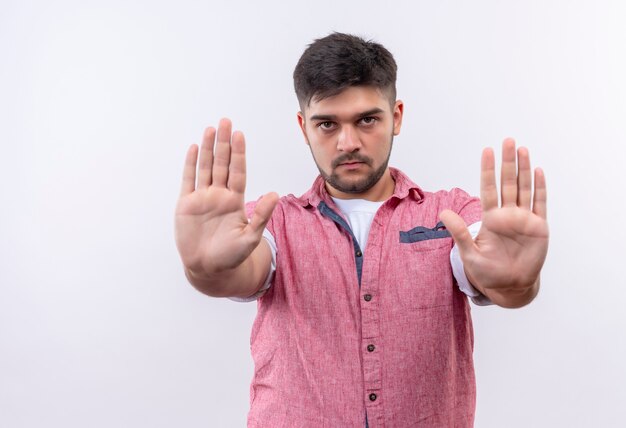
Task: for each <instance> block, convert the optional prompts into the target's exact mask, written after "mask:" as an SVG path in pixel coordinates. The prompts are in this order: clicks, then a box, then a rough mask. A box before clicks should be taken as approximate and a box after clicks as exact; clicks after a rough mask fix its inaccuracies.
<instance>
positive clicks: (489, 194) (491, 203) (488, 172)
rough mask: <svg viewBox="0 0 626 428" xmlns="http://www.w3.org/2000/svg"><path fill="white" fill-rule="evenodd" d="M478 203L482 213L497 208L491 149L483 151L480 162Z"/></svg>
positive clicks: (494, 166)
mask: <svg viewBox="0 0 626 428" xmlns="http://www.w3.org/2000/svg"><path fill="white" fill-rule="evenodd" d="M480 203H481V205H482V208H483V211H489V210H490V209H493V208H497V207H498V187H497V186H496V161H495V159H494V155H493V150H492V149H491V148H487V149H485V150H483V155H482V157H481V160H480Z"/></svg>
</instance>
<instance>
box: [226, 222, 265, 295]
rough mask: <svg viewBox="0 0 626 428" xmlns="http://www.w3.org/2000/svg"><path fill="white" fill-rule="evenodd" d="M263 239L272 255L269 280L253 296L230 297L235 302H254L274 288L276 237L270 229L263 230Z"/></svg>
mask: <svg viewBox="0 0 626 428" xmlns="http://www.w3.org/2000/svg"><path fill="white" fill-rule="evenodd" d="M263 239H265V240H266V241H267V243H268V244H269V246H270V251H271V253H272V263H271V265H270V271H269V272H268V274H267V278H265V282H264V283H263V286H262V287H261V288H259V291H257V292H256V293H254V294H253V295H252V296H249V297H229V299H230V300H233V301H235V302H254V301H255V300H257V299H258V298H259V297H261V296H262V295H264V294H265V292H266V291H267V290H269V288H270V287H271V286H272V280H273V279H274V272H276V241H275V240H274V237H273V236H272V234H271V233H270V231H269V230H268V229H264V230H263Z"/></svg>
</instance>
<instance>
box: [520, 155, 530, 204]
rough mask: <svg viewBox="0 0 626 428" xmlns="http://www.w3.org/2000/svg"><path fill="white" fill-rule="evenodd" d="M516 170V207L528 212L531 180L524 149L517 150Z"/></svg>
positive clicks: (527, 156) (527, 157)
mask: <svg viewBox="0 0 626 428" xmlns="http://www.w3.org/2000/svg"><path fill="white" fill-rule="evenodd" d="M517 168H518V171H517V206H518V207H521V208H525V209H527V210H530V199H531V194H532V188H531V183H532V178H531V172H530V155H529V154H528V149H527V148H526V147H520V148H519V149H517Z"/></svg>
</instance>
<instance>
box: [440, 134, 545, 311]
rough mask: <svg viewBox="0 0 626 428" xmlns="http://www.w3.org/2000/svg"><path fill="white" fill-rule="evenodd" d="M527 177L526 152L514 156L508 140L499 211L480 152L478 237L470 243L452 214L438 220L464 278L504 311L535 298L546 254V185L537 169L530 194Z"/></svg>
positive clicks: (489, 160) (489, 165)
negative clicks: (452, 244)
mask: <svg viewBox="0 0 626 428" xmlns="http://www.w3.org/2000/svg"><path fill="white" fill-rule="evenodd" d="M516 160H517V162H516ZM531 175H532V174H531V169H530V157H529V155H528V150H526V149H525V148H519V149H518V150H517V152H516V150H515V142H514V141H513V140H512V139H507V140H505V141H504V143H503V144H502V171H501V206H500V205H499V204H498V191H497V185H496V179H495V160H494V155H493V151H492V150H491V149H485V150H484V151H483V155H482V160H481V184H480V199H481V204H482V208H483V214H482V225H481V228H480V231H479V232H478V236H476V238H475V239H472V237H471V235H470V233H469V231H468V230H467V227H466V226H465V223H464V222H463V219H462V218H461V217H459V216H458V215H457V214H456V213H454V212H452V211H450V210H445V211H443V212H442V213H441V214H440V218H441V221H443V222H444V224H445V225H446V228H447V229H448V231H450V234H451V235H452V237H453V238H454V241H455V243H456V244H457V246H458V248H459V252H460V255H461V259H462V260H463V266H464V270H465V274H466V276H467V278H468V279H469V281H470V282H471V283H472V285H473V286H474V287H475V288H476V289H477V290H479V291H480V292H481V293H483V294H484V295H485V296H487V297H488V298H489V299H490V300H491V301H492V302H493V303H495V304H496V305H499V306H502V307H507V308H517V307H521V306H524V305H527V304H528V303H530V302H531V301H532V300H533V299H534V298H535V296H536V295H537V293H538V291H539V282H540V281H539V274H540V272H541V268H542V266H543V263H544V261H545V258H546V254H547V251H548V236H549V233H548V223H547V221H546V180H545V177H544V174H543V171H542V170H541V169H539V168H538V169H536V170H535V173H534V192H533V189H532V185H531V182H532V178H531ZM531 200H532V205H531Z"/></svg>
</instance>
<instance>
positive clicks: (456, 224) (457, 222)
mask: <svg viewBox="0 0 626 428" xmlns="http://www.w3.org/2000/svg"><path fill="white" fill-rule="evenodd" d="M439 219H440V220H441V221H442V222H443V224H444V225H445V226H446V229H448V232H450V235H452V239H454V242H455V243H456V245H457V247H459V251H460V253H461V255H463V254H467V253H470V252H471V251H473V250H474V239H473V238H472V235H471V234H470V232H469V230H467V226H466V225H465V221H463V219H462V218H461V217H460V216H459V215H458V214H457V213H455V212H454V211H451V210H443V211H442V212H441V213H440V214H439Z"/></svg>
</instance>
